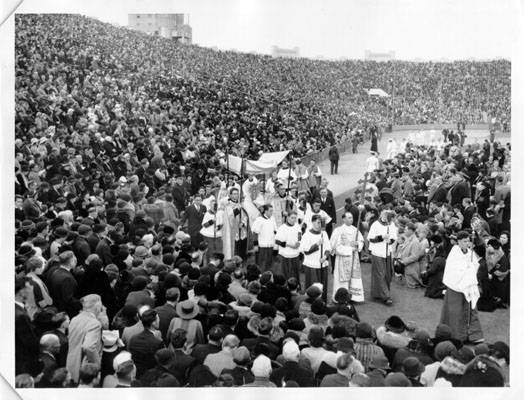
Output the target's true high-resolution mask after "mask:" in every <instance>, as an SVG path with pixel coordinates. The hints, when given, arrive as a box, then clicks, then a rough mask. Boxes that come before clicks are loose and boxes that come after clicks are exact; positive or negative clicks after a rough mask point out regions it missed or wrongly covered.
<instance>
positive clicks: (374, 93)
mask: <svg viewBox="0 0 524 400" xmlns="http://www.w3.org/2000/svg"><path fill="white" fill-rule="evenodd" d="M367 92H368V95H370V96H378V97H389V94H387V93H386V92H384V91H383V90H382V89H378V88H374V89H368V90H367Z"/></svg>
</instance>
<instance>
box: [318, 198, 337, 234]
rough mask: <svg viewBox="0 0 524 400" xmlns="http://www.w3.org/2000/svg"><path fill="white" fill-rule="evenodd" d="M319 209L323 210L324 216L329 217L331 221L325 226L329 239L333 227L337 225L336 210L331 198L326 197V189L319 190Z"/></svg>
mask: <svg viewBox="0 0 524 400" xmlns="http://www.w3.org/2000/svg"><path fill="white" fill-rule="evenodd" d="M320 209H321V210H324V211H325V212H326V214H327V215H329V216H330V217H331V221H330V222H329V223H328V224H326V233H327V234H328V236H329V237H331V233H332V232H333V225H336V223H337V209H336V207H335V201H334V200H333V197H329V196H328V191H327V189H326V188H323V189H320Z"/></svg>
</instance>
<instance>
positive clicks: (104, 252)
mask: <svg viewBox="0 0 524 400" xmlns="http://www.w3.org/2000/svg"><path fill="white" fill-rule="evenodd" d="M110 245H111V242H110V241H109V239H106V238H104V239H100V241H99V242H98V244H97V245H96V248H95V252H96V254H98V257H100V259H101V260H102V264H103V265H104V266H107V265H109V264H111V263H112V262H113V256H112V255H111V248H110V247H109V246H110Z"/></svg>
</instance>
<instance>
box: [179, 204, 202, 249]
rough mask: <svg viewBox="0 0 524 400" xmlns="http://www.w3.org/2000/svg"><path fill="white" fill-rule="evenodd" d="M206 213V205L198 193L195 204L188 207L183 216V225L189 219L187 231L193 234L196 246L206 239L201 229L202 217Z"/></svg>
mask: <svg viewBox="0 0 524 400" xmlns="http://www.w3.org/2000/svg"><path fill="white" fill-rule="evenodd" d="M205 213H206V207H205V206H204V205H203V204H202V197H201V196H200V195H198V194H197V195H195V197H194V199H193V204H191V205H189V206H188V207H187V208H186V211H185V213H184V217H183V218H182V225H184V223H185V222H186V221H187V231H188V234H189V236H191V245H192V246H193V247H194V248H198V246H199V245H200V243H201V242H202V240H203V239H204V238H203V236H202V235H201V234H200V229H202V219H203V218H204V214H205Z"/></svg>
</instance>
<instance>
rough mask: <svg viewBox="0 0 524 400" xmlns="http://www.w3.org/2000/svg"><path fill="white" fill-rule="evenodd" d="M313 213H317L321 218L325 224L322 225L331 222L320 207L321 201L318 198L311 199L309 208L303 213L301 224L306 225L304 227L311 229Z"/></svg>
mask: <svg viewBox="0 0 524 400" xmlns="http://www.w3.org/2000/svg"><path fill="white" fill-rule="evenodd" d="M315 215H318V216H319V217H320V218H321V220H322V221H323V223H324V224H325V225H324V226H327V225H328V224H330V223H331V217H330V216H329V215H328V214H327V213H326V212H325V211H324V210H322V209H321V202H320V199H319V198H316V199H315V200H313V203H312V206H311V209H306V212H305V214H304V221H303V223H302V224H303V225H304V224H305V225H306V229H311V227H312V221H313V217H314V216H315Z"/></svg>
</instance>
